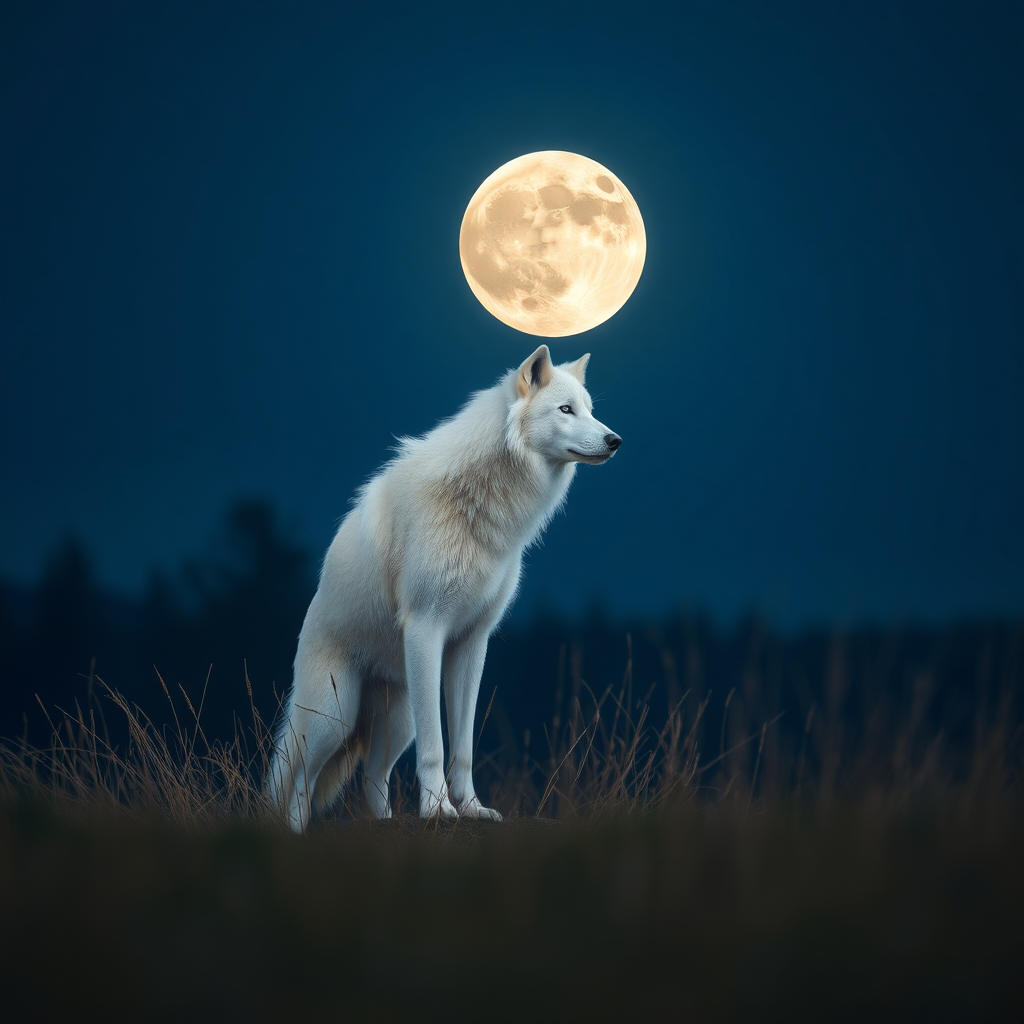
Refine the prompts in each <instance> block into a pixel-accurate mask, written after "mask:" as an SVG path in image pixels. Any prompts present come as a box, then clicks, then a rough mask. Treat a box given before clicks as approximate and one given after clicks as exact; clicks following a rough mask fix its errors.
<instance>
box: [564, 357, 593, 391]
mask: <svg viewBox="0 0 1024 1024" xmlns="http://www.w3.org/2000/svg"><path fill="white" fill-rule="evenodd" d="M589 362H590V353H589V352H588V353H587V354H586V355H583V356H580V357H579V359H577V360H576V362H575V363H570V364H569V366H568V367H567V369H568V370H569V372H570V373H571V374H572V375H573V376H574V377H575V378H576V379H577V380H578V381H579V382H580V383H581V384H586V380H585V378H586V376H587V363H589Z"/></svg>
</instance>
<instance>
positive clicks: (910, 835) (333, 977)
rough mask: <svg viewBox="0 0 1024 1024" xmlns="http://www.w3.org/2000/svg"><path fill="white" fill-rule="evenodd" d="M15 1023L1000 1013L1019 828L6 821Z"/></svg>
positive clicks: (712, 820) (829, 823) (695, 818)
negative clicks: (196, 827)
mask: <svg viewBox="0 0 1024 1024" xmlns="http://www.w3.org/2000/svg"><path fill="white" fill-rule="evenodd" d="M3 831H4V835H3V843H2V849H3V855H2V861H0V871H2V876H0V877H2V883H0V884H2V892H3V896H2V907H0V914H2V918H3V920H4V922H5V925H4V945H5V947H6V948H5V949H4V952H3V964H4V975H5V976H6V977H5V981H4V985H3V992H4V995H3V997H2V1002H3V1006H4V1011H5V1012H4V1016H5V1018H6V1019H8V1020H10V1019H27V1018H28V1017H29V1016H31V1015H33V1014H34V1013H38V1012H41V1011H44V1010H45V1011H46V1013H47V1015H54V1014H56V1015H59V1016H64V1017H66V1018H67V1019H79V1020H81V1019H94V1020H99V1019H103V1020H129V1019H140V1018H145V1019H150V1020H171V1019H181V1018H182V1017H188V1018H192V1019H197V1018H198V1019H213V1018H214V1017H215V1016H216V1017H220V1016H221V1015H222V1014H224V1013H228V1014H230V1015H231V1017H232V1018H234V1019H248V1020H254V1021H261V1020H274V1019H278V1020H281V1019H294V1017H292V1015H293V1014H295V1013H296V1012H299V1011H300V1010H301V1011H302V1012H304V1013H313V1014H315V1015H316V1017H317V1018H319V1017H320V1016H321V1015H324V1016H326V1015H328V1014H330V1015H331V1016H335V1015H336V1016H338V1017H346V1018H350V1017H352V1016H353V1015H354V1014H358V1013H363V1012H364V1013H368V1014H370V1015H371V1019H374V1020H392V1019H393V1020H398V1019H401V1018H403V1017H405V1016H406V1015H407V1014H408V1013H409V1012H411V1011H415V1010H417V1008H420V1009H422V1008H423V1003H424V1001H425V1002H426V1003H427V1004H428V1005H429V1006H430V1007H431V1008H432V1013H431V1016H432V1017H450V1018H451V1019H456V1020H458V1019H464V1018H468V1017H473V1018H485V1019H493V1020H518V1019H522V1018H523V1017H524V1016H525V1017H528V1018H532V1019H538V1020H544V1019H551V1018H552V1017H554V1016H556V1015H558V1016H562V1015H564V1014H568V1015H569V1017H570V1018H573V1019H578V1018H579V1016H581V1015H583V1014H587V1015H591V1016H594V1017H595V1019H599V1020H607V1019H613V1018H621V1019H637V1018H636V1016H635V1015H636V1014H640V1013H649V1012H658V1013H667V1012H673V1014H674V1015H675V1016H676V1017H677V1019H692V1020H720V1019H752V1018H753V1017H754V1016H755V1015H756V1016H757V1017H758V1018H760V1019H765V1018H766V1017H767V1018H768V1019H772V1018H777V1019H782V1018H792V1017H793V1016H794V1015H795V1016H796V1018H800V1017H803V1018H805V1019H833V1020H835V1019H848V1020H855V1019H864V1018H865V1017H866V1016H867V1015H868V1014H869V1013H871V1012H872V1011H876V1012H877V1010H878V1009H879V1008H881V1007H884V1008H885V1009H886V1010H887V1011H889V1013H890V1018H889V1019H893V1017H892V1016H891V1014H892V1013H895V1015H896V1017H899V1016H904V1017H905V1015H907V1014H911V1013H912V1014H913V1015H914V1016H924V1015H926V1016H927V1018H928V1019H932V1020H978V1019H984V1018H985V1017H991V1018H998V1017H1000V1016H1001V1015H1002V1012H1003V1011H1006V1010H1007V1009H1008V1008H1010V1007H1012V1006H1013V1005H1014V1002H1015V1001H1016V996H1017V992H1018V988H1017V983H1016V980H1015V979H1016V975H1017V971H1018V969H1019V965H1020V963H1021V952H1022V949H1021V938H1020V920H1021V916H1020V915H1021V910H1022V909H1024V881H1022V879H1024V875H1022V872H1021V871H1020V859H1019V857H1020V853H1021V851H1022V850H1024V841H1022V840H1024V830H1022V827H1021V819H1020V816H1019V815H1018V816H1016V817H1013V816H1011V815H1010V814H1005V815H990V816H987V817H985V818H980V819H978V820H974V821H951V820H946V819H944V818H943V816H942V815H941V814H931V815H923V816H921V817H920V818H917V819H913V820H906V821H902V822H900V823H898V824H895V823H887V822H884V821H879V820H878V818H877V817H876V816H875V815H874V814H873V813H872V812H871V811H870V810H869V809H866V808H859V809H851V810H849V811H847V812H844V813H842V814H836V815H832V816H830V817H828V818H827V819H825V820H813V819H803V820H801V819H799V818H798V817H796V816H795V815H794V816H789V815H784V814H780V815H776V816H769V817H754V816H749V817H747V818H743V819H739V818H735V817H732V816H729V815H718V814H714V813H711V814H707V813H698V812H691V813H679V814H675V815H671V816H663V817H658V818H652V819H644V818H638V819H632V820H617V821H606V822H595V823H591V824H589V825H579V824H577V825H560V824H551V823H548V822H537V821H531V820H523V819H520V820H516V821H511V822H506V823H502V824H494V825H486V826H485V825H483V824H477V823H473V824H468V823H465V822H463V823H457V824H455V825H445V826H442V827H441V828H437V829H434V828H432V827H430V826H424V825H423V824H422V823H420V822H419V821H418V820H417V819H400V820H397V821H395V822H393V823H389V824H386V825H378V824H371V823H353V824H347V825H341V826H330V827H322V828H321V829H320V830H318V831H317V832H316V833H314V834H313V835H311V836H309V837H306V838H303V839H296V838H293V837H291V836H287V835H284V834H282V833H280V832H274V831H269V830H266V829H258V828H253V827H244V826H241V825H235V826H225V827H222V828H220V829H217V830H212V831H208V832H205V833H203V834H192V835H189V834H185V833H182V832H180V831H177V830H170V829H167V828H159V827H155V826H147V825H145V824H141V823H133V822H129V821H124V820H121V821H109V822H105V823H103V824H102V827H100V823H99V822H94V823H92V824H85V823H82V824H74V823H71V822H69V821H67V820H64V821H61V820H59V819H57V818H56V817H55V816H54V815H53V814H51V813H48V812H46V811H45V810H43V809H42V808H40V807H39V806H34V805H30V804H20V805H18V806H17V807H12V808H8V814H7V815H6V817H5V820H4V825H3Z"/></svg>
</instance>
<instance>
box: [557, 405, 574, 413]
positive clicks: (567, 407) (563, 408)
mask: <svg viewBox="0 0 1024 1024" xmlns="http://www.w3.org/2000/svg"><path fill="white" fill-rule="evenodd" d="M558 411H559V412H564V413H568V414H569V415H570V416H571V415H572V414H573V413H572V406H571V405H560V406H559V407H558Z"/></svg>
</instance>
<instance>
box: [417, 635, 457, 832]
mask: <svg viewBox="0 0 1024 1024" xmlns="http://www.w3.org/2000/svg"><path fill="white" fill-rule="evenodd" d="M443 650H444V630H443V629H442V628H441V626H440V624H439V623H437V622H435V621H433V620H432V619H430V618H428V617H424V616H410V618H409V619H408V621H407V622H406V624H405V678H406V683H407V685H408V687H409V701H410V703H411V705H412V717H413V722H414V723H415V727H416V778H417V779H418V780H419V783H420V817H421V818H427V817H430V816H432V815H435V814H440V815H441V816H442V817H445V818H448V817H452V818H454V817H455V816H456V810H455V808H454V807H453V806H452V803H451V800H450V799H449V798H448V786H447V784H446V782H445V779H444V740H443V739H442V736H441V656H442V652H443Z"/></svg>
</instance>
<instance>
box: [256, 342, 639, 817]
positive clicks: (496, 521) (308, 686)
mask: <svg viewBox="0 0 1024 1024" xmlns="http://www.w3.org/2000/svg"><path fill="white" fill-rule="evenodd" d="M589 358H590V355H589V353H588V354H587V355H585V356H583V357H582V358H580V359H578V360H576V362H574V363H566V364H563V365H561V366H555V365H553V364H552V362H551V354H550V352H549V351H548V347H547V345H541V346H540V348H538V349H537V350H536V351H535V352H534V353H533V354H532V355H531V356H530V357H529V358H528V359H527V360H526V361H525V362H524V363H523V364H522V366H520V367H519V369H518V370H510V371H509V372H508V373H507V374H506V375H505V376H504V377H503V378H502V379H501V380H500V381H499V382H498V383H497V384H496V385H495V386H494V387H492V388H490V389H489V390H487V391H480V392H478V393H477V394H475V395H473V396H472V397H471V398H470V400H469V402H468V403H467V404H466V405H465V406H464V407H463V409H462V411H461V412H459V413H458V414H457V415H456V416H453V417H452V418H451V419H449V420H445V421H444V422H442V423H440V424H439V425H438V426H436V427H435V428H434V429H433V430H431V431H430V433H428V434H426V435H424V436H423V437H416V438H403V439H402V440H401V441H400V442H399V448H398V454H397V456H396V457H395V458H394V459H392V460H391V461H390V462H389V463H387V464H386V465H385V466H384V467H383V469H381V471H380V472H379V473H378V474H377V475H376V476H374V477H373V478H372V479H371V480H370V481H369V483H367V484H366V485H365V486H364V487H363V488H362V489H361V490H360V492H359V496H358V500H357V501H356V503H355V506H354V507H353V508H352V511H351V512H349V514H348V515H347V516H346V517H345V519H344V521H343V522H342V524H341V526H340V527H339V529H338V532H337V535H336V536H335V538H334V540H333V542H332V543H331V546H330V548H329V549H328V551H327V555H326V557H325V558H324V564H323V568H322V570H321V573H320V586H319V588H318V589H317V592H316V594H315V596H314V597H313V601H312V603H311V604H310V606H309V611H308V612H307V613H306V620H305V622H304V623H303V626H302V632H301V634H300V635H299V646H298V651H297V653H296V655H295V677H294V681H293V683H292V688H291V691H290V693H289V695H288V699H287V701H286V703H285V706H284V709H283V715H282V720H281V723H280V726H279V728H278V730H277V734H276V741H275V755H274V759H273V762H272V764H271V768H270V772H269V776H268V779H267V789H268V793H269V796H270V799H271V802H272V803H273V804H274V805H275V807H276V808H277V809H278V810H279V812H280V813H281V814H282V815H283V816H284V817H285V818H286V820H287V821H288V823H289V825H290V826H291V828H292V829H294V830H295V831H297V832H301V831H303V830H304V829H305V827H306V826H307V824H308V823H309V819H310V813H311V808H313V807H315V808H316V809H317V810H318V811H320V812H323V811H324V810H326V809H327V808H328V807H329V806H330V805H331V804H332V803H333V802H334V801H335V800H336V799H337V798H338V796H339V795H340V793H341V791H342V788H343V787H344V785H345V783H346V782H347V781H348V780H349V778H350V776H351V775H352V773H353V771H354V769H355V767H356V765H357V764H358V762H359V761H360V760H362V762H363V775H364V781H365V789H366V798H367V801H368V803H369V807H370V810H371V811H372V813H373V814H374V815H376V816H377V817H387V816H389V815H390V814H391V806H390V802H389V797H388V780H389V779H390V777H391V771H392V769H393V768H394V765H395V762H396V761H397V760H398V758H399V756H400V755H401V754H402V753H403V751H405V749H406V748H407V747H408V746H409V744H410V743H412V742H413V740H415V741H416V775H417V778H418V780H419V787H420V814H421V815H422V816H424V817H426V816H428V815H433V814H441V815H444V816H446V817H447V816H454V815H456V814H464V815H468V816H471V817H481V818H495V819H498V818H500V817H501V816H500V815H499V814H498V812H497V811H493V810H491V809H490V808H488V807H484V806H483V805H482V804H481V803H480V801H479V800H478V799H477V796H476V793H475V791H474V788H473V774H472V756H473V718H474V714H475V710H476V700H477V694H478V692H479V689H480V676H481V674H482V673H483V667H484V657H485V655H486V651H487V640H488V637H489V636H490V634H491V632H492V631H493V630H494V628H495V626H496V625H497V624H498V621H499V620H500V619H501V617H502V614H503V613H504V611H505V609H506V608H507V607H508V605H509V604H510V602H511V601H512V599H513V597H514V596H515V593H516V590H517V588H518V585H519V575H520V569H521V564H522V554H523V551H524V549H525V548H526V547H527V546H528V545H530V544H531V543H532V542H533V541H535V540H536V539H537V537H538V536H539V535H540V533H541V531H542V530H543V529H544V527H545V526H546V525H547V523H548V521H549V520H550V518H551V516H552V515H553V514H554V513H555V511H556V510H557V509H558V508H559V506H560V505H561V504H562V502H563V501H564V500H565V496H566V493H567V492H568V490H569V484H570V483H571V482H572V478H573V474H574V473H575V471H576V463H577V462H588V463H591V464H592V465H598V464H600V463H602V462H606V461H607V460H608V459H610V458H611V457H612V455H614V454H615V451H616V449H617V448H618V447H619V445H620V444H621V443H622V439H621V438H620V437H619V436H618V435H617V434H614V433H613V432H612V431H611V430H609V429H608V427H606V426H605V425H604V424H603V423H599V422H598V421H597V420H596V419H595V418H594V416H593V412H592V405H591V401H590V395H589V394H588V393H587V390H586V388H585V387H584V386H583V383H584V372H585V370H586V366H587V361H588V360H589ZM442 668H443V672H444V692H445V702H446V706H447V711H448V738H449V745H450V751H449V753H450V757H449V762H448V773H447V776H446V774H445V771H444V749H443V741H442V737H441V675H442Z"/></svg>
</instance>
